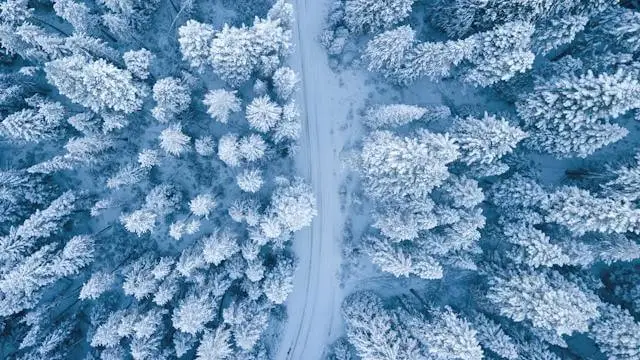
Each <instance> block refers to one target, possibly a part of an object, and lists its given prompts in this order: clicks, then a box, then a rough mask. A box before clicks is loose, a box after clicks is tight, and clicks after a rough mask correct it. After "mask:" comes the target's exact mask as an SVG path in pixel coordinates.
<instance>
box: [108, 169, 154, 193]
mask: <svg viewBox="0 0 640 360" xmlns="http://www.w3.org/2000/svg"><path fill="white" fill-rule="evenodd" d="M147 174H148V169H147V168H144V167H139V166H136V165H132V164H128V165H125V166H124V167H122V168H121V169H120V170H119V171H118V172H117V173H116V174H115V175H113V176H111V177H110V178H109V179H107V188H109V189H118V188H121V187H123V186H127V185H133V184H137V183H139V182H140V181H142V179H144V178H145V177H146V176H147Z"/></svg>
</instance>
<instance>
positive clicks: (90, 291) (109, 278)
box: [78, 272, 116, 300]
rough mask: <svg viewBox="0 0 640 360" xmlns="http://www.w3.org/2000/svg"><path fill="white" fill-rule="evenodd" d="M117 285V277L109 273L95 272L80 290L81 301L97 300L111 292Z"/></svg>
mask: <svg viewBox="0 0 640 360" xmlns="http://www.w3.org/2000/svg"><path fill="white" fill-rule="evenodd" d="M115 283H116V276H115V275H114V274H112V273H107V272H95V273H93V274H91V277H90V278H89V280H87V281H86V282H85V283H84V284H83V285H82V288H81V289H80V295H78V298H79V299H80V300H95V299H97V298H99V297H100V296H101V295H102V294H104V293H105V292H107V291H109V290H111V289H112V288H113V286H114V285H115Z"/></svg>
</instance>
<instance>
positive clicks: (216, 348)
mask: <svg viewBox="0 0 640 360" xmlns="http://www.w3.org/2000/svg"><path fill="white" fill-rule="evenodd" d="M233 354H234V352H233V348H232V347H231V332H230V331H229V329H228V328H225V327H219V328H217V329H216V330H215V331H209V332H206V333H205V334H204V335H203V336H202V340H200V345H199V346H198V350H197V357H196V359H197V360H224V359H230V358H231V356H233Z"/></svg>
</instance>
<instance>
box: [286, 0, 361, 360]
mask: <svg viewBox="0 0 640 360" xmlns="http://www.w3.org/2000/svg"><path fill="white" fill-rule="evenodd" d="M328 4H329V1H327V0H296V1H295V2H294V6H295V7H296V13H297V21H296V25H295V29H294V30H295V34H294V42H295V52H294V54H293V57H292V61H291V63H292V67H294V68H295V70H296V71H297V72H298V73H299V74H301V78H302V79H301V80H302V82H303V85H302V89H301V90H302V91H300V92H299V95H298V104H299V105H300V107H301V111H302V117H303V134H302V137H301V141H300V151H299V153H298V155H297V166H298V171H299V173H300V174H301V175H303V176H305V177H306V178H307V179H308V180H309V181H310V182H311V184H312V187H313V189H314V192H315V195H316V198H317V201H318V216H317V217H316V218H315V219H314V222H313V225H312V227H311V229H309V230H304V231H301V232H299V233H298V234H297V237H296V239H295V241H294V245H293V248H294V250H295V252H296V254H297V256H298V258H299V266H298V271H297V273H296V275H295V278H294V290H293V293H292V294H291V295H290V296H289V298H288V300H287V303H286V305H287V312H288V315H289V318H288V321H287V326H286V329H285V331H284V333H283V334H281V343H280V347H279V352H278V353H277V355H276V359H277V360H316V359H317V360H319V359H321V358H322V355H323V351H324V350H325V347H326V345H327V344H328V343H330V342H331V341H332V340H333V339H335V337H336V335H337V334H339V333H340V331H341V329H342V319H341V317H340V302H341V299H342V295H341V291H340V288H339V281H338V279H337V273H338V270H339V267H340V262H341V259H340V254H341V251H340V250H341V246H340V241H341V236H342V226H343V223H344V217H343V215H342V213H341V210H340V199H339V187H340V184H341V169H340V168H341V165H340V159H339V154H340V150H341V149H342V145H343V140H342V138H341V135H340V131H339V127H340V125H339V124H340V122H343V121H344V120H345V119H346V116H347V113H348V111H349V107H350V104H349V101H348V99H345V98H344V97H342V95H341V94H342V93H343V92H344V91H345V89H343V88H341V87H340V84H339V80H338V79H337V77H336V75H335V74H334V73H333V72H332V71H331V69H330V68H329V65H328V60H327V56H326V53H325V50H324V49H323V48H322V47H321V46H320V44H319V43H318V41H317V38H318V35H319V34H320V31H321V29H322V23H323V21H324V16H325V13H326V6H327V5H328Z"/></svg>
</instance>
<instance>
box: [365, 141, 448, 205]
mask: <svg viewBox="0 0 640 360" xmlns="http://www.w3.org/2000/svg"><path fill="white" fill-rule="evenodd" d="M458 156H459V152H458V147H457V145H456V144H455V143H454V142H453V140H452V139H450V138H449V137H447V136H445V135H439V134H434V133H429V132H426V131H424V132H421V133H419V134H418V135H417V136H415V137H411V138H409V137H404V138H402V137H398V136H395V135H393V134H392V133H390V132H386V131H376V132H374V133H372V134H371V135H370V136H369V137H367V138H366V139H365V141H364V144H363V147H362V153H361V156H360V158H361V164H360V166H359V168H360V171H361V173H362V176H363V182H364V186H365V189H366V190H367V192H368V193H369V194H370V195H371V196H372V197H373V198H375V199H390V200H394V199H395V201H400V200H401V199H411V198H414V199H418V198H422V197H424V196H425V195H428V194H429V193H430V192H431V190H433V189H434V188H435V187H437V186H439V185H441V184H442V182H443V181H444V180H445V179H446V178H447V177H449V171H448V169H447V164H449V163H451V162H452V161H454V160H456V159H457V158H458Z"/></svg>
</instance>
